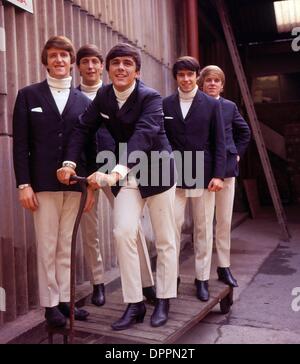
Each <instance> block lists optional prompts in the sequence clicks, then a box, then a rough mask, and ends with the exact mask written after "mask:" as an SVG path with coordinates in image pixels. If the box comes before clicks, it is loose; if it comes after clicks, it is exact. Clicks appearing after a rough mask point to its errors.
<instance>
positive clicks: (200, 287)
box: [195, 279, 209, 302]
mask: <svg viewBox="0 0 300 364" xmlns="http://www.w3.org/2000/svg"><path fill="white" fill-rule="evenodd" d="M195 285H196V289H197V298H198V299H199V300H200V301H203V302H206V301H208V300H209V292H208V281H199V280H198V279H195Z"/></svg>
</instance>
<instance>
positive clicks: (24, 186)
mask: <svg viewBox="0 0 300 364" xmlns="http://www.w3.org/2000/svg"><path fill="white" fill-rule="evenodd" d="M27 187H30V184H29V183H26V184H24V185H19V186H18V189H19V190H24V189H25V188H27Z"/></svg>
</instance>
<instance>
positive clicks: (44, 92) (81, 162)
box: [13, 81, 96, 192]
mask: <svg viewBox="0 0 300 364" xmlns="http://www.w3.org/2000/svg"><path fill="white" fill-rule="evenodd" d="M90 102H91V101H90V100H89V99H88V98H87V97H86V96H85V95H83V94H82V93H81V92H79V91H78V90H77V89H75V88H73V87H71V90H70V96H69V99H68V102H67V104H66V107H65V109H64V111H63V114H62V115H60V113H59V111H58V108H57V106H56V103H55V100H54V98H53V96H52V93H51V91H50V88H49V86H48V83H47V81H43V82H41V83H37V84H34V85H31V86H27V87H25V88H23V89H21V90H20V91H19V92H18V96H17V99H16V102H15V107H14V113H13V157H14V169H15V175H16V182H17V186H18V185H20V184H27V183H30V184H31V185H32V188H33V190H34V191H35V192H41V191H80V187H79V185H78V186H77V185H72V186H66V185H63V184H61V183H60V182H59V181H58V179H57V177H56V171H57V169H58V168H60V167H61V166H62V162H63V161H64V160H65V156H64V154H65V149H66V146H67V143H68V141H69V138H70V136H71V132H72V130H73V128H74V125H75V124H76V123H77V122H78V116H79V115H80V114H81V113H83V112H84V111H85V109H86V108H87V107H88V105H89V104H90ZM94 151H95V148H92V142H91V141H90V140H89V143H87V144H86V145H85V148H84V152H85V153H87V154H88V155H85V153H82V154H81V156H80V158H79V159H78V174H79V175H83V176H86V175H87V174H89V173H91V172H92V170H91V169H92V167H91V165H92V162H93V161H95V159H96V156H95V154H94V155H92V153H93V152H94Z"/></svg>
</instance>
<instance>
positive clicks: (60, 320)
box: [45, 306, 67, 327]
mask: <svg viewBox="0 0 300 364" xmlns="http://www.w3.org/2000/svg"><path fill="white" fill-rule="evenodd" d="M45 319H46V321H47V324H48V325H49V326H51V327H63V326H65V325H66V323H67V320H66V318H65V316H64V315H63V314H62V313H61V312H60V311H59V309H58V307H57V306H55V307H46V310H45Z"/></svg>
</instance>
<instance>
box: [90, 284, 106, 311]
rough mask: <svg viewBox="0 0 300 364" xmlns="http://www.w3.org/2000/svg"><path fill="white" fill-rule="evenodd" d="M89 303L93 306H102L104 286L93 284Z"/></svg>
mask: <svg viewBox="0 0 300 364" xmlns="http://www.w3.org/2000/svg"><path fill="white" fill-rule="evenodd" d="M91 302H92V303H93V304H94V305H95V306H103V305H104V303H105V289H104V284H103V283H101V284H94V285H93V294H92V299H91Z"/></svg>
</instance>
